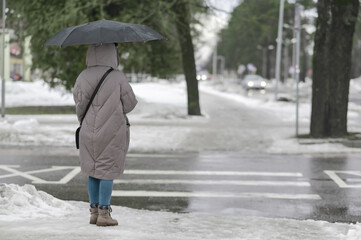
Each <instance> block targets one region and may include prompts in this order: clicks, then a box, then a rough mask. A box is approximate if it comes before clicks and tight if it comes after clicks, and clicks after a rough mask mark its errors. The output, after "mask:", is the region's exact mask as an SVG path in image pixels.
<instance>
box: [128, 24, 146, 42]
mask: <svg viewBox="0 0 361 240" xmlns="http://www.w3.org/2000/svg"><path fill="white" fill-rule="evenodd" d="M129 28H130V29H132V31H133V32H134V33H135V34H136V35H137V36H138V37H139V38H140V39H142V37H141V36H139V34H138V33H137V31H135V30H134V29H133V28H132V27H129ZM142 42H146V41H144V40H143V41H142Z"/></svg>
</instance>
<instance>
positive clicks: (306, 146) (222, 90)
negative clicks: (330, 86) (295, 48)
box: [200, 78, 361, 154]
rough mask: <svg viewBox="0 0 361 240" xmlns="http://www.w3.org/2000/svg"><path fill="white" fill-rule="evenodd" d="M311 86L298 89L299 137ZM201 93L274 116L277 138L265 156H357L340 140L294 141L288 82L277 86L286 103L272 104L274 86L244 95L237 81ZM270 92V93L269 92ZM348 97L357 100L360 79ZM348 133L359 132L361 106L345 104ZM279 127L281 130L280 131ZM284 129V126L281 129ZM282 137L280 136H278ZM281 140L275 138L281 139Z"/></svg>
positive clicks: (305, 127)
mask: <svg viewBox="0 0 361 240" xmlns="http://www.w3.org/2000/svg"><path fill="white" fill-rule="evenodd" d="M311 87H312V83H311V82H306V83H300V85H299V96H300V103H299V133H300V134H308V133H309V125H310V118H311V94H312V90H311ZM200 89H201V90H202V91H203V92H207V93H211V94H214V95H217V96H221V97H223V98H227V99H230V100H233V101H237V102H240V103H241V104H244V105H246V106H248V107H249V108H251V109H255V110H258V111H261V112H267V113H270V114H272V115H274V116H276V117H277V118H278V119H279V120H280V123H279V128H277V127H275V132H277V133H281V134H277V135H276V137H275V138H274V140H273V144H272V146H270V147H269V148H268V149H267V152H269V153H286V154H299V153H320V152H321V153H322V152H327V153H340V152H344V153H352V152H360V151H361V149H359V148H349V147H346V146H344V145H342V144H341V143H340V142H342V141H343V140H342V139H322V140H310V139H308V140H307V139H306V140H305V139H297V138H295V121H296V104H295V99H296V85H295V84H294V83H293V82H292V79H289V81H288V82H287V83H286V84H279V94H278V97H279V98H284V99H288V100H289V101H277V102H276V101H274V82H273V83H271V84H269V86H268V87H267V89H266V91H264V92H262V91H261V92H259V91H253V92H252V91H250V92H248V93H247V92H246V91H245V90H244V89H243V87H242V86H241V85H240V84H239V83H238V82H237V80H227V79H225V80H224V81H216V82H205V83H203V84H201V85H200ZM270 90H271V91H270ZM350 93H351V94H353V95H358V96H361V78H360V79H353V80H351V82H350ZM348 109H349V111H348V130H349V132H361V105H358V104H355V103H354V102H349V106H348ZM282 126H283V127H282ZM285 126H287V127H286V128H285ZM282 133H283V134H282ZM282 135H283V137H279V136H282Z"/></svg>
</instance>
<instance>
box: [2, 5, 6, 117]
mask: <svg viewBox="0 0 361 240" xmlns="http://www.w3.org/2000/svg"><path fill="white" fill-rule="evenodd" d="M5 8H6V2H5V0H3V16H2V23H3V29H2V47H1V50H2V61H1V117H3V118H4V117H5Z"/></svg>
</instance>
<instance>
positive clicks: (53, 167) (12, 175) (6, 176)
mask: <svg viewBox="0 0 361 240" xmlns="http://www.w3.org/2000/svg"><path fill="white" fill-rule="evenodd" d="M3 166H6V167H11V168H13V167H20V166H16V165H0V169H2V167H3ZM73 168H75V167H74V166H52V167H51V168H43V169H39V170H32V171H27V172H24V173H27V174H34V173H44V172H52V171H59V170H65V169H73ZM4 170H5V169H4ZM16 176H18V174H16V173H11V174H6V175H0V178H8V177H16Z"/></svg>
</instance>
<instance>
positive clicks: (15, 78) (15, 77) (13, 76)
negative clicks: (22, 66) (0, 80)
mask: <svg viewBox="0 0 361 240" xmlns="http://www.w3.org/2000/svg"><path fill="white" fill-rule="evenodd" d="M10 78H11V79H12V80H13V81H21V80H22V79H23V77H22V76H21V75H20V74H19V73H13V74H10Z"/></svg>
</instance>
